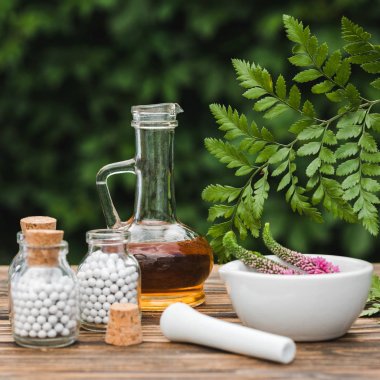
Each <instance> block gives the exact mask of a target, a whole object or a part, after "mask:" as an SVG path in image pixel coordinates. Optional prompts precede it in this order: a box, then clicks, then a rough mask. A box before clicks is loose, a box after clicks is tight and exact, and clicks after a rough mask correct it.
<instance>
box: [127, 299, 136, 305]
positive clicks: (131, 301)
mask: <svg viewBox="0 0 380 380" xmlns="http://www.w3.org/2000/svg"><path fill="white" fill-rule="evenodd" d="M129 302H130V303H134V304H137V300H136V298H132V299H130V300H129Z"/></svg>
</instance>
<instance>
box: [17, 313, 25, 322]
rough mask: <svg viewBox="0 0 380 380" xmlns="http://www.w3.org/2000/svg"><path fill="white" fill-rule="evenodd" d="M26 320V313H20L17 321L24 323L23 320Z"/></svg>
mask: <svg viewBox="0 0 380 380" xmlns="http://www.w3.org/2000/svg"><path fill="white" fill-rule="evenodd" d="M26 320H27V316H26V315H23V314H21V315H20V316H19V321H20V322H22V323H24V322H26Z"/></svg>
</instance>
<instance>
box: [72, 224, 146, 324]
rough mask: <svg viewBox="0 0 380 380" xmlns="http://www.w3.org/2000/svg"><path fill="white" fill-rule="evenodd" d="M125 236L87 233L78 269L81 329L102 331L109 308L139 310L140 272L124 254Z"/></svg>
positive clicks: (135, 263) (131, 258) (108, 233)
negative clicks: (121, 306)
mask: <svg viewBox="0 0 380 380" xmlns="http://www.w3.org/2000/svg"><path fill="white" fill-rule="evenodd" d="M128 237H129V234H128V232H124V231H114V230H92V231H89V232H87V235H86V240H87V243H88V253H87V254H86V256H85V257H84V259H83V260H82V262H81V264H80V265H79V267H78V273H77V277H78V282H79V293H80V317H81V322H82V327H83V328H85V329H86V330H90V331H105V330H106V328H107V323H108V314H109V309H110V307H111V305H112V304H113V303H115V302H118V303H134V304H137V305H138V306H139V308H140V289H141V280H140V278H141V277H140V268H139V265H138V262H137V260H136V259H135V258H134V257H133V256H132V255H129V254H128Z"/></svg>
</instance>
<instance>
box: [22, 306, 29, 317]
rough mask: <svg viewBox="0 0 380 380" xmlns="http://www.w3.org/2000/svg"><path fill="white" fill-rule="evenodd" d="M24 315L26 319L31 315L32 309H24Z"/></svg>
mask: <svg viewBox="0 0 380 380" xmlns="http://www.w3.org/2000/svg"><path fill="white" fill-rule="evenodd" d="M22 314H24V315H25V318H26V317H27V316H28V315H30V309H29V308H27V307H25V308H23V309H22Z"/></svg>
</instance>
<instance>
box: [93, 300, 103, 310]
mask: <svg viewBox="0 0 380 380" xmlns="http://www.w3.org/2000/svg"><path fill="white" fill-rule="evenodd" d="M101 308H102V304H101V303H100V302H95V303H94V309H95V310H100V309H101Z"/></svg>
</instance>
